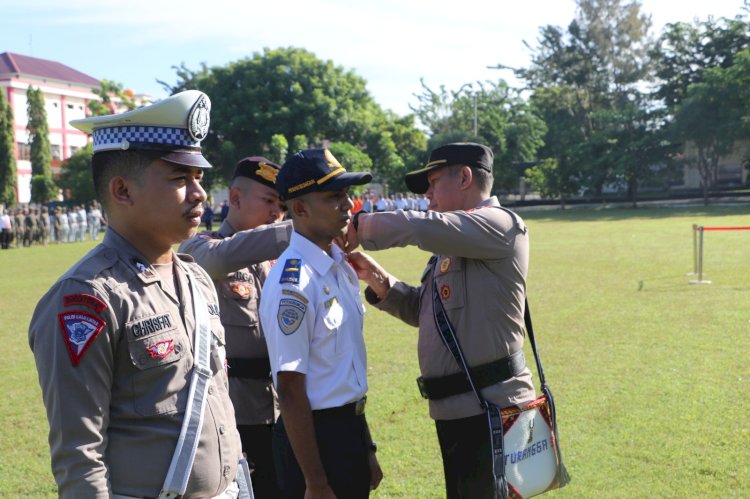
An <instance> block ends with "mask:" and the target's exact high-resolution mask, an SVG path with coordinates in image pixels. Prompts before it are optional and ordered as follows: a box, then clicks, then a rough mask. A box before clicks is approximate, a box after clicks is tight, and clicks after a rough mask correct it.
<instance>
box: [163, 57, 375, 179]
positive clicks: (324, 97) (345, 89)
mask: <svg viewBox="0 0 750 499" xmlns="http://www.w3.org/2000/svg"><path fill="white" fill-rule="evenodd" d="M176 69H177V71H178V78H179V81H178V82H177V84H176V85H173V86H168V89H169V90H170V91H171V92H176V91H180V90H184V89H192V88H194V89H199V90H202V91H204V92H205V93H206V94H208V95H209V96H210V97H211V101H212V108H211V128H210V130H209V135H208V137H207V138H206V140H204V142H203V148H204V152H205V154H206V156H207V157H208V158H209V160H210V161H211V162H212V163H214V165H215V166H217V168H216V171H215V172H214V173H212V174H211V176H212V177H213V179H215V180H218V179H219V178H221V177H224V178H228V176H229V170H230V168H231V165H233V164H234V161H236V158H235V159H234V161H231V162H227V161H226V158H223V157H222V155H221V154H220V152H221V151H222V148H223V147H224V145H225V144H227V143H231V145H232V148H233V149H234V151H235V153H236V155H237V157H242V156H247V155H252V154H263V153H266V152H267V151H269V150H270V146H271V137H273V136H274V135H277V134H281V135H283V136H284V137H285V138H286V139H287V141H288V142H289V143H290V144H291V148H290V152H292V153H294V152H297V150H298V149H297V148H298V147H299V148H301V149H305V148H307V147H308V144H314V145H320V144H323V143H324V141H326V140H328V141H333V142H336V141H343V142H348V143H351V144H357V145H360V144H363V143H364V142H365V137H366V135H367V134H368V133H369V132H370V131H371V130H372V129H373V128H374V127H375V125H376V124H377V123H378V122H379V121H381V120H382V114H383V112H382V110H381V109H380V107H379V106H378V105H377V104H376V103H375V101H374V100H373V98H372V96H371V95H370V93H369V92H368V91H367V88H366V82H365V80H364V79H363V78H361V77H360V76H358V75H356V74H355V73H353V72H352V71H348V70H345V69H344V68H342V67H341V66H336V65H335V64H334V63H333V62H332V61H330V60H328V61H324V60H320V59H318V58H317V57H316V56H315V55H314V54H312V53H311V52H308V51H306V50H304V49H300V48H280V49H274V50H271V49H265V50H264V51H263V52H262V53H258V52H256V53H254V54H253V55H252V56H251V57H248V58H245V59H241V60H239V61H236V62H232V63H230V64H228V65H226V66H223V67H212V68H207V67H206V66H205V65H204V66H203V67H202V68H201V69H199V70H197V71H191V70H189V69H187V68H185V67H184V66H182V67H180V68H176ZM296 136H304V137H305V139H304V142H305V145H304V147H300V145H301V144H299V143H298V142H297V141H296V140H295V137H296ZM208 180H212V179H208Z"/></svg>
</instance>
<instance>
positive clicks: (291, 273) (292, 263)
mask: <svg viewBox="0 0 750 499" xmlns="http://www.w3.org/2000/svg"><path fill="white" fill-rule="evenodd" d="M301 266H302V260H300V259H299V258H290V259H288V260H287V261H286V263H284V271H283V272H282V273H281V279H279V284H283V283H285V282H291V283H292V284H299V271H300V267H301Z"/></svg>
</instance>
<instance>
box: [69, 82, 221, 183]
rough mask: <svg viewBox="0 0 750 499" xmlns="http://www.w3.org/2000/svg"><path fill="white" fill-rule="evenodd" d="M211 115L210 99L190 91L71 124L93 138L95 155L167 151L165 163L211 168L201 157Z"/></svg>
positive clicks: (197, 92)
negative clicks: (102, 153)
mask: <svg viewBox="0 0 750 499" xmlns="http://www.w3.org/2000/svg"><path fill="white" fill-rule="evenodd" d="M210 113H211V100H210V99H209V98H208V96H207V95H206V94H204V93H203V92H200V91H198V90H187V91H185V92H180V93H179V94H175V95H172V96H171V97H167V98H166V99H163V100H160V101H159V102H157V103H155V104H151V105H150V106H145V107H142V108H140V109H134V110H133V111H128V112H127V113H122V114H110V115H107V116H93V117H91V118H85V119H81V120H73V121H71V122H70V124H71V125H73V126H74V127H75V128H77V129H78V130H81V131H82V132H86V133H89V134H91V135H92V136H93V140H94V154H96V153H100V152H106V151H128V150H131V151H132V150H135V151H151V152H163V153H164V155H163V156H161V159H162V160H164V161H168V162H170V163H177V164H180V165H186V166H195V167H198V168H211V163H209V162H208V161H207V160H206V158H204V157H203V154H201V141H202V140H203V139H205V138H206V136H207V135H208V125H209V122H210Z"/></svg>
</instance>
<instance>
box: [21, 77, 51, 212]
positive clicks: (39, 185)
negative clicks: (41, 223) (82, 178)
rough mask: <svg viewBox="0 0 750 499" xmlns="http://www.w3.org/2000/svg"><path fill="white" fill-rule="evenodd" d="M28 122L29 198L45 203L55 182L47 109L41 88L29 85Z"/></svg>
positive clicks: (27, 97) (49, 197)
mask: <svg viewBox="0 0 750 499" xmlns="http://www.w3.org/2000/svg"><path fill="white" fill-rule="evenodd" d="M26 99H27V102H28V105H27V112H28V116H29V122H28V125H27V129H28V131H29V136H30V138H31V154H30V156H31V200H32V201H33V202H35V203H40V204H43V203H46V202H48V201H50V200H51V199H52V198H53V197H54V192H55V182H54V181H53V180H52V167H51V165H50V163H51V161H52V148H51V146H50V142H49V126H48V124H47V111H46V110H45V108H44V95H43V94H42V90H41V89H40V88H37V89H36V90H34V87H32V86H31V85H29V88H28V90H27V91H26Z"/></svg>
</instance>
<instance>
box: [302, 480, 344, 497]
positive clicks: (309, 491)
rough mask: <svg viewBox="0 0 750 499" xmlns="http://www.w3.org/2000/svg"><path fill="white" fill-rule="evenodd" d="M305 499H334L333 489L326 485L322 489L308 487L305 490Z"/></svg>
mask: <svg viewBox="0 0 750 499" xmlns="http://www.w3.org/2000/svg"><path fill="white" fill-rule="evenodd" d="M305 499H336V494H334V493H333V489H331V487H330V486H329V485H328V484H327V483H326V484H325V485H324V486H322V487H312V488H311V487H308V488H306V489H305Z"/></svg>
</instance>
